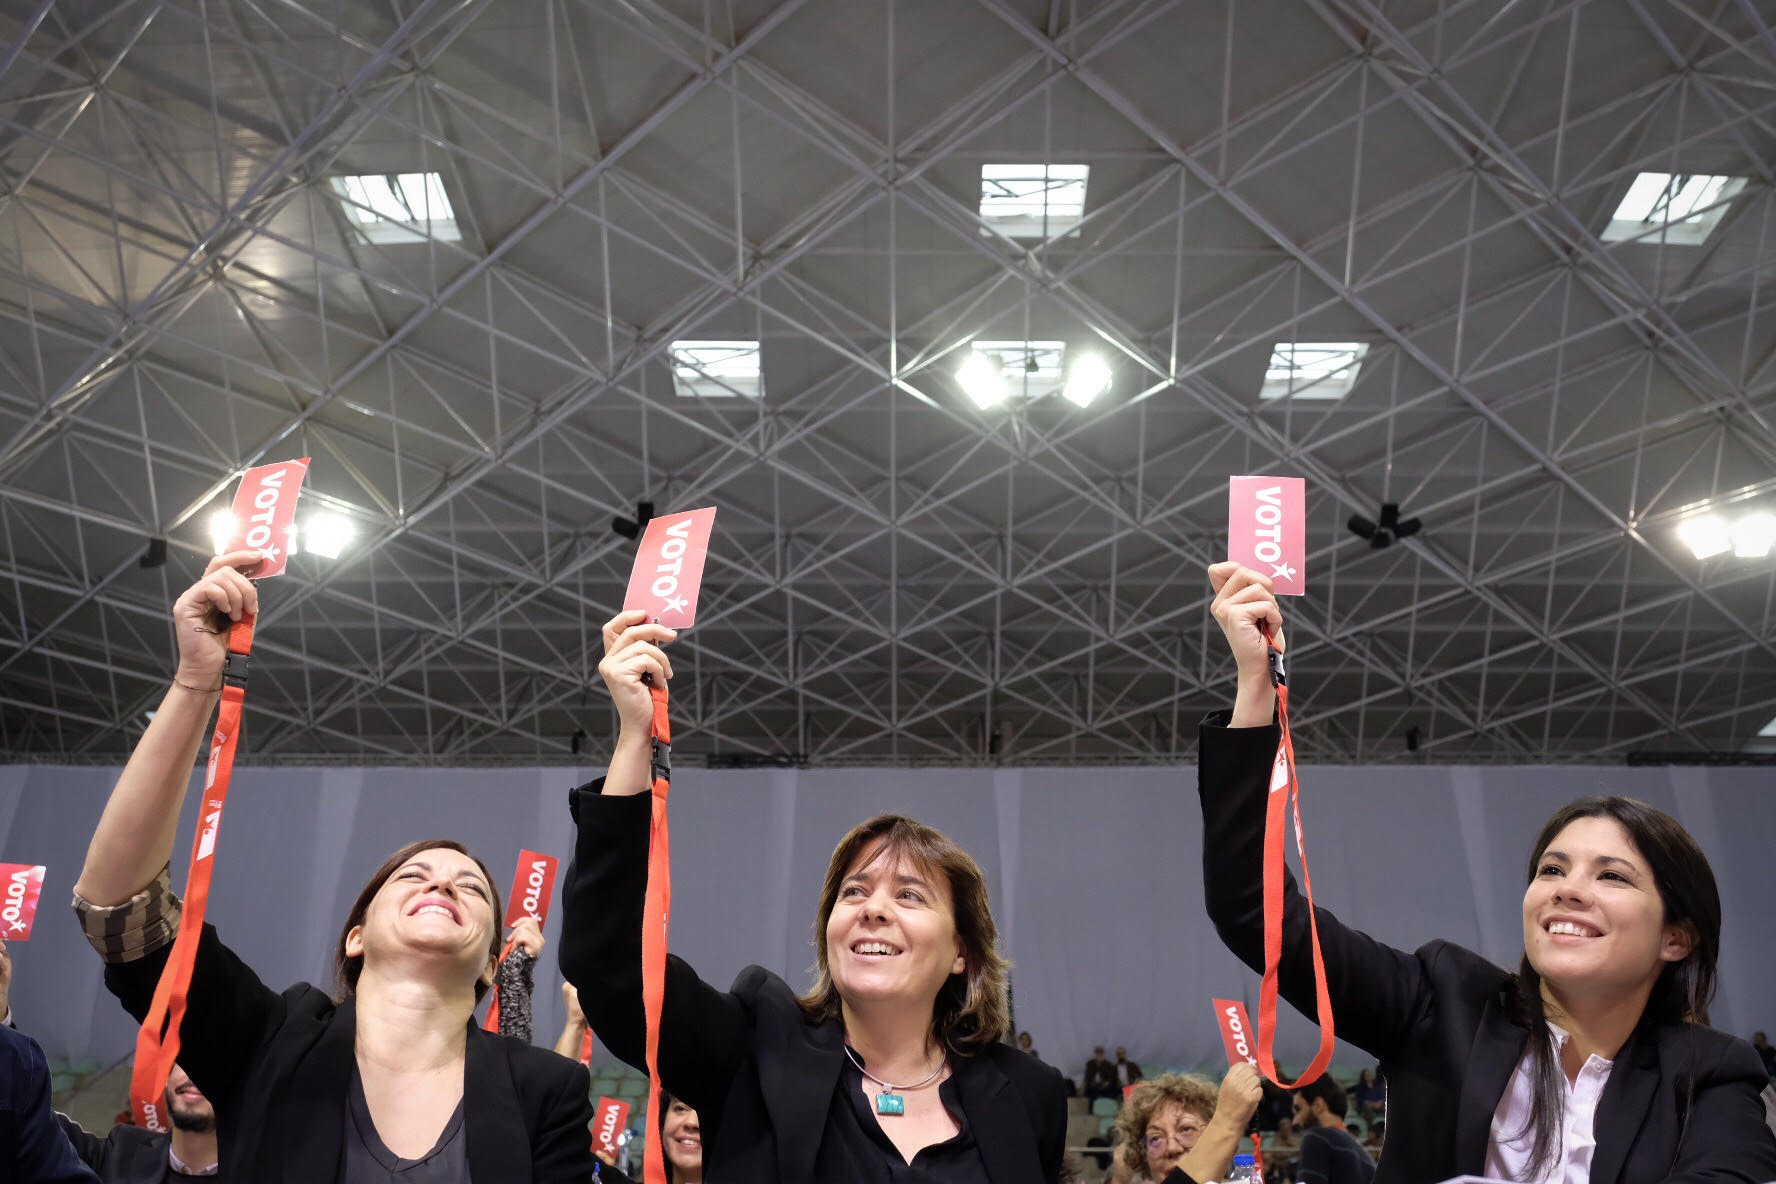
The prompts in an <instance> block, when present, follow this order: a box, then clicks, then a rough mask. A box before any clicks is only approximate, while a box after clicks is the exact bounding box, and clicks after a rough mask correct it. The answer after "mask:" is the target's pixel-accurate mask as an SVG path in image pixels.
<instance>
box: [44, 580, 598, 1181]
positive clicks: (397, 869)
mask: <svg viewBox="0 0 1776 1184" xmlns="http://www.w3.org/2000/svg"><path fill="white" fill-rule="evenodd" d="M257 560H258V553H257V552H253V551H246V552H236V553H234V554H230V555H224V556H220V557H218V558H216V559H214V560H211V562H210V565H209V567H208V569H207V570H206V571H205V573H204V576H203V578H202V579H201V580H199V581H198V582H197V583H196V584H194V585H193V586H192V587H191V588H190V589H188V590H187V591H186V592H185V594H184V595H183V596H181V597H180V598H179V601H178V603H177V604H176V605H175V606H174V608H173V623H174V627H175V633H176V635H177V638H178V646H179V670H178V673H177V675H176V676H175V677H174V680H173V685H172V687H171V688H169V689H168V691H167V694H166V697H165V699H163V700H162V701H161V705H160V709H159V710H158V711H157V712H156V713H155V715H154V718H153V720H152V721H151V722H150V723H149V725H148V729H147V731H146V732H145V733H144V734H143V736H142V739H141V740H140V741H139V742H138V743H137V744H136V748H135V751H134V752H133V753H132V754H131V755H130V760H129V764H128V765H127V766H126V767H125V768H124V771H123V774H122V775H121V776H120V777H119V778H118V779H117V785H116V788H114V789H113V790H112V791H111V799H110V801H109V802H108V803H106V806H105V812H104V815H103V816H102V817H101V818H100V820H99V825H98V829H97V830H96V831H94V833H93V838H92V844H91V846H90V847H89V848H88V850H87V856H86V865H85V867H84V868H83V869H82V871H81V873H80V880H79V882H78V883H77V884H76V885H75V888H74V891H75V902H74V903H75V910H76V911H77V912H78V913H79V914H80V919H81V923H82V925H83V926H84V928H85V930H86V933H87V936H88V938H89V939H90V940H91V941H92V943H93V945H94V947H95V948H96V949H97V950H98V951H99V954H100V955H101V956H102V957H103V958H104V959H105V963H106V966H105V985H106V986H107V987H109V988H110V990H111V992H112V993H113V994H115V995H116V996H117V997H118V999H119V1000H120V1001H121V1002H122V1003H123V1005H124V1008H125V1009H126V1010H127V1011H128V1012H129V1013H130V1014H131V1015H133V1016H135V1017H136V1019H137V1020H140V1019H141V1018H142V1017H143V1016H144V1015H146V1014H147V1012H148V1007H149V1004H150V1002H151V1001H152V999H153V996H154V990H155V985H156V984H157V983H158V982H159V981H160V975H161V970H162V968H163V967H164V966H165V965H166V962H167V958H168V956H169V954H170V952H171V947H172V943H173V937H174V935H175V933H176V932H177V930H178V925H179V909H180V905H179V900H178V898H177V897H175V896H174V895H173V894H172V888H171V885H170V881H169V878H168V875H167V864H168V860H169V857H170V856H171V854H172V848H173V834H174V831H175V830H176V829H177V827H178V821H179V807H180V804H181V802H182V801H183V800H184V797H185V789H186V785H187V783H188V782H189V780H190V776H191V767H192V763H193V761H194V760H195V758H196V756H197V751H198V746H199V744H200V743H201V742H202V740H203V738H204V734H205V730H206V725H207V724H208V722H209V719H210V713H211V712H212V711H213V710H214V709H215V706H216V702H217V698H218V695H219V692H220V689H221V681H222V664H223V658H224V656H225V654H226V652H227V623H228V622H229V621H232V620H239V619H240V618H241V616H242V615H243V614H254V613H256V612H257V611H258V594H257V590H256V589H255V588H254V587H253V585H252V583H251V582H249V581H248V580H247V578H246V577H245V576H243V575H242V574H241V570H240V569H243V568H245V569H250V568H251V566H252V565H253V564H254V563H255V562H257ZM267 907H269V908H275V907H276V902H275V900H271V899H269V898H268V901H267ZM500 916H501V912H500V899H499V890H498V889H497V888H496V887H495V886H494V882H493V878H492V877H491V876H490V875H489V874H488V871H487V868H486V866H485V865H484V864H483V863H482V862H481V861H480V860H479V859H476V858H475V857H474V856H473V855H471V854H469V852H468V850H467V849H466V848H465V847H463V845H462V844H460V843H457V842H455V841H453V840H450V839H428V840H425V841H423V842H418V843H409V844H407V845H406V846H405V847H403V848H401V849H400V850H399V851H396V852H395V853H394V854H393V855H391V856H389V858H388V859H387V860H385V861H384V862H383V865H382V866H381V867H380V868H378V869H377V870H376V872H375V873H374V874H373V875H372V876H371V877H370V879H369V881H368V882H367V883H366V884H365V885H364V888H363V891H361V892H360V893H358V898H357V900H356V901H355V902H354V903H353V905H352V908H351V912H350V913H349V914H348V915H347V917H346V920H345V925H344V926H343V928H342V929H341V930H340V934H339V940H338V942H337V943H336V945H335V949H334V969H335V977H336V979H337V984H338V986H337V991H336V993H334V994H332V995H328V994H327V993H326V992H323V991H321V990H319V989H317V988H315V987H313V986H310V985H309V984H307V983H298V984H297V985H295V986H293V987H291V988H289V989H288V990H286V991H284V992H283V993H281V994H280V993H278V992H276V991H273V990H271V989H270V988H269V987H267V986H265V985H264V984H263V983H261V982H260V981H259V978H258V976H256V975H255V974H254V973H253V971H252V970H251V969H249V968H248V967H247V966H246V964H245V963H243V962H242V961H241V960H240V959H239V958H238V957H236V956H235V954H234V953H233V951H231V950H230V949H229V948H228V947H227V946H225V945H223V944H222V941H221V939H220V938H219V937H218V936H217V934H216V930H215V927H214V926H212V925H209V924H206V925H204V927H203V934H202V937H201V939H200V940H199V942H198V945H197V956H196V961H195V964H194V966H193V968H192V973H191V986H190V994H189V1006H188V1009H187V1012H186V1022H185V1023H184V1024H183V1026H182V1027H181V1029H180V1037H181V1041H182V1046H181V1048H180V1052H179V1063H180V1065H181V1066H183V1068H184V1069H185V1071H186V1072H187V1073H189V1074H190V1075H191V1079H192V1080H193V1081H194V1082H196V1083H197V1086H198V1088H199V1089H201V1090H202V1091H203V1092H204V1095H205V1096H206V1097H208V1098H209V1099H210V1101H211V1103H212V1104H213V1105H214V1106H215V1110H216V1119H217V1133H218V1136H219V1140H220V1144H221V1153H222V1164H221V1175H222V1177H223V1178H225V1179H231V1180H252V1181H255V1184H261V1182H263V1184H276V1182H281V1181H287V1182H289V1184H314V1182H315V1181H337V1182H338V1184H366V1182H369V1181H379V1182H380V1181H386V1180H389V1179H390V1178H391V1177H392V1175H393V1174H394V1173H396V1172H400V1173H402V1175H401V1179H403V1180H406V1181H414V1182H415V1184H418V1182H420V1181H424V1182H426V1184H443V1182H448V1184H463V1182H465V1181H472V1182H478V1184H510V1182H513V1181H533V1182H536V1184H542V1182H544V1181H562V1182H564V1184H566V1182H571V1184H585V1182H586V1181H587V1180H589V1179H590V1178H591V1176H592V1155H591V1145H590V1139H589V1137H588V1135H587V1125H588V1123H590V1121H591V1118H592V1108H591V1103H590V1101H589V1100H588V1098H587V1091H588V1079H587V1076H586V1070H585V1069H584V1068H582V1067H581V1066H580V1065H577V1064H575V1063H574V1062H572V1061H567V1060H563V1059H561V1058H560V1057H557V1056H555V1055H554V1054H553V1053H551V1052H549V1051H548V1050H546V1049H533V1048H531V1047H530V1046H529V1045H528V1044H525V1043H522V1042H520V1041H517V1040H511V1039H507V1038H505V1037H502V1036H496V1035H494V1034H492V1033H489V1032H485V1031H483V1030H482V1029H481V1027H480V1025H478V1024H476V1023H475V1020H474V1012H475V1007H476V1004H477V1003H479V1002H480V1001H481V998H482V996H483V995H484V994H485V993H486V991H487V988H488V985H489V984H490V983H491V982H492V981H493V975H494V968H495V963H496V962H497V961H498V958H499V952H500ZM415 1165H418V1166H415Z"/></svg>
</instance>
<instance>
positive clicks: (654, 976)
mask: <svg viewBox="0 0 1776 1184" xmlns="http://www.w3.org/2000/svg"><path fill="white" fill-rule="evenodd" d="M648 689H649V691H650V693H651V694H652V695H653V697H654V727H653V752H652V756H651V758H650V761H649V769H648V773H649V779H650V782H651V786H650V789H651V796H652V798H653V819H652V822H651V824H650V826H649V830H648V880H647V901H646V904H645V905H644V906H643V909H642V916H641V1005H642V1011H643V1014H644V1015H645V1017H646V1020H647V1071H648V1111H647V1112H648V1114H649V1115H650V1116H657V1115H658V1114H659V1113H660V1008H661V1005H662V1004H663V1003H664V1002H665V1000H666V929H667V923H668V921H669V919H670V916H671V913H672V841H671V836H670V835H669V833H668V832H667V829H666V795H667V794H668V793H670V792H671V790H672V723H671V721H670V720H669V719H668V718H667V715H666V686H665V684H664V682H661V681H656V682H655V683H654V684H653V685H652V686H650V687H649V688H648ZM642 1181H643V1184H666V1160H665V1158H664V1156H663V1154H662V1150H661V1147H660V1140H658V1139H649V1140H648V1141H647V1150H646V1152H645V1154H644V1156H643V1159H642Z"/></svg>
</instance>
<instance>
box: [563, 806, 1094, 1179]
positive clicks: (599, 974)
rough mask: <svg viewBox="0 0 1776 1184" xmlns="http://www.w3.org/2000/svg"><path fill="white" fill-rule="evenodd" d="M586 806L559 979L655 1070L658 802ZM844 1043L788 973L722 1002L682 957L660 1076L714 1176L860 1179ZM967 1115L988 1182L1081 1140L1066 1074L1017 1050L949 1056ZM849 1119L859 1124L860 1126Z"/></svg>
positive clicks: (1057, 1156) (1057, 1162)
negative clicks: (649, 1037) (653, 863)
mask: <svg viewBox="0 0 1776 1184" xmlns="http://www.w3.org/2000/svg"><path fill="white" fill-rule="evenodd" d="M601 785H602V781H597V782H593V783H592V784H590V785H585V786H581V787H580V788H578V789H576V790H575V791H574V792H573V795H572V799H571V800H572V807H573V814H574V819H575V822H576V823H577V824H578V826H579V834H578V837H577V839H576V841H575V849H574V860H573V863H572V864H570V865H569V867H568V869H567V874H566V876H565V877H564V878H563V879H562V890H561V903H562V926H561V969H562V973H563V974H564V975H566V977H567V980H568V981H569V982H571V983H573V984H574V986H575V987H577V988H578V989H579V992H580V1006H581V1007H582V1008H584V1009H585V1012H586V1019H587V1021H588V1022H589V1023H590V1024H591V1026H592V1030H593V1031H595V1032H597V1033H598V1036H599V1039H600V1040H602V1041H603V1042H604V1046H605V1047H606V1048H608V1049H610V1050H611V1052H612V1053H614V1054H615V1055H616V1056H618V1057H619V1058H621V1059H622V1060H624V1061H626V1062H627V1063H629V1064H631V1065H634V1066H637V1067H640V1066H641V1065H643V1064H644V1057H643V1051H644V1048H643V1046H644V1041H645V1035H646V1028H645V1025H644V1022H643V1016H642V1003H641V918H642V911H643V908H642V906H643V901H644V897H645V895H646V891H647V853H648V823H649V817H650V814H651V812H652V807H651V805H650V801H649V795H648V794H645V793H644V794H636V795H634V796H625V797H608V798H607V797H603V796H601V795H600V794H599V792H598V789H599V787H600V786H601ZM845 1064H846V1059H845V1054H844V1033H843V1030H842V1028H841V1026H840V1024H839V1023H838V1022H837V1021H836V1020H834V1021H827V1022H824V1023H810V1022H809V1021H808V1019H807V1018H806V1017H805V1016H804V1014H803V1012H802V1008H801V1004H800V1003H799V1002H798V1001H797V999H796V996H795V992H793V991H791V990H790V988H789V984H787V983H785V982H784V981H783V980H782V979H781V978H779V977H777V976H776V975H774V974H772V973H771V972H770V971H768V970H765V969H764V968H762V967H759V966H749V967H747V968H746V969H745V970H743V971H741V972H740V976H739V977H738V978H737V979H735V980H734V985H733V987H732V989H731V990H728V991H720V990H716V989H715V988H713V987H711V986H709V985H708V984H707V983H705V982H704V981H703V980H702V979H700V978H698V977H697V973H696V971H694V970H692V969H691V968H690V966H689V965H687V964H686V963H685V962H684V961H683V960H682V959H680V958H677V957H669V958H668V959H667V965H666V995H665V1000H664V1003H663V1008H662V1018H661V1025H660V1075H661V1079H662V1084H663V1085H664V1086H665V1088H667V1089H668V1090H670V1091H671V1092H672V1094H673V1096H674V1097H677V1098H681V1099H683V1101H684V1102H685V1104H686V1105H688V1106H691V1107H693V1108H694V1109H695V1110H696V1111H697V1122H698V1125H699V1126H700V1127H701V1128H702V1132H703V1168H704V1172H705V1173H706V1174H707V1176H708V1177H709V1178H710V1179H711V1180H720V1181H753V1180H769V1181H773V1182H774V1184H809V1182H810V1181H814V1182H818V1184H827V1182H828V1181H831V1182H833V1184H841V1182H843V1184H849V1181H851V1180H852V1179H854V1178H855V1176H854V1175H853V1172H854V1167H853V1164H852V1162H851V1158H850V1155H849V1153H848V1150H847V1145H846V1143H845V1140H844V1137H843V1135H842V1134H841V1133H840V1132H839V1130H838V1129H837V1128H838V1124H839V1121H840V1120H839V1119H838V1118H837V1117H836V1115H835V1111H836V1110H837V1108H838V1107H837V1106H836V1105H835V1102H836V1099H837V1096H838V1092H839V1091H840V1090H841V1089H842V1088H843V1087H842V1085H841V1081H842V1078H843V1068H844V1065H845ZM950 1066H951V1072H952V1074H953V1077H952V1082H953V1084H954V1087H955V1095H956V1105H957V1108H958V1110H959V1112H960V1113H961V1114H962V1115H963V1116H964V1117H965V1118H966V1120H967V1123H968V1128H969V1131H970V1133H971V1134H972V1136H973V1138H974V1142H975V1146H976V1148H977V1153H978V1155H979V1156H980V1161H981V1163H982V1164H983V1165H984V1167H985V1169H986V1175H985V1179H986V1180H988V1181H990V1184H1030V1182H1031V1181H1051V1180H1055V1179H1057V1178H1059V1175H1060V1170H1061V1149H1062V1146H1063V1144H1064V1143H1065V1142H1066V1135H1067V1085H1066V1082H1065V1080H1064V1079H1063V1078H1062V1077H1061V1075H1060V1073H1059V1072H1057V1071H1056V1070H1055V1069H1053V1068H1051V1067H1049V1066H1047V1065H1044V1064H1043V1063H1042V1062H1040V1061H1038V1060H1036V1059H1035V1058H1034V1057H1031V1056H1029V1055H1027V1054H1025V1053H1021V1052H1018V1051H1017V1050H1016V1049H1014V1048H1011V1047H1009V1046H1008V1045H1004V1044H999V1043H993V1044H989V1045H987V1046H985V1047H983V1048H981V1049H979V1050H977V1051H975V1052H973V1053H972V1054H970V1055H967V1056H963V1055H958V1054H954V1053H953V1054H952V1055H951V1058H950ZM848 1121H853V1122H854V1121H855V1120H854V1119H849V1120H848Z"/></svg>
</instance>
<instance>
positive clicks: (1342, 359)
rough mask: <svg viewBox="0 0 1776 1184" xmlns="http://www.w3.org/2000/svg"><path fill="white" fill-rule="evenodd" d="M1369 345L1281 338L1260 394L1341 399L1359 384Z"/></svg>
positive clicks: (1263, 395) (1273, 352)
mask: <svg viewBox="0 0 1776 1184" xmlns="http://www.w3.org/2000/svg"><path fill="white" fill-rule="evenodd" d="M1368 352H1369V346H1368V345H1367V344H1366V343H1364V342H1361V341H1324V342H1300V341H1279V342H1278V343H1277V345H1276V348H1275V349H1274V350H1272V351H1271V355H1270V366H1269V367H1268V368H1266V370H1265V371H1264V385H1263V386H1262V387H1260V388H1259V391H1258V397H1259V398H1260V399H1263V400H1272V399H1321V400H1328V401H1329V400H1333V399H1342V398H1344V396H1346V395H1348V394H1349V393H1350V389H1351V387H1353V386H1355V385H1356V382H1357V374H1358V372H1359V371H1360V370H1361V369H1362V367H1363V358H1364V355H1366V354H1367V353H1368Z"/></svg>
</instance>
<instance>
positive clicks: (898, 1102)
mask: <svg viewBox="0 0 1776 1184" xmlns="http://www.w3.org/2000/svg"><path fill="white" fill-rule="evenodd" d="M876 1113H877V1114H905V1113H906V1099H905V1098H903V1097H901V1096H900V1095H899V1094H891V1093H889V1092H888V1091H887V1090H883V1091H882V1092H881V1093H879V1094H877V1095H876Z"/></svg>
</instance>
